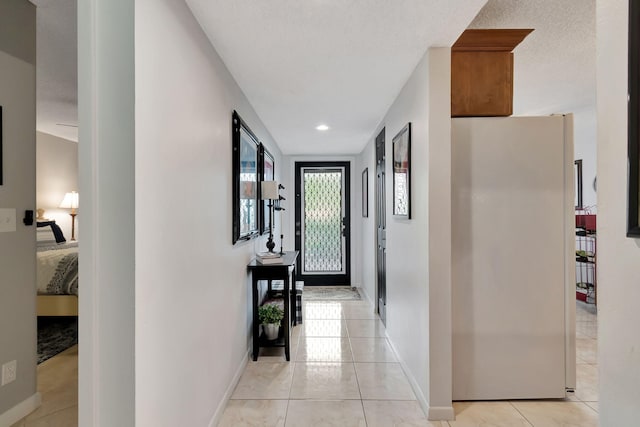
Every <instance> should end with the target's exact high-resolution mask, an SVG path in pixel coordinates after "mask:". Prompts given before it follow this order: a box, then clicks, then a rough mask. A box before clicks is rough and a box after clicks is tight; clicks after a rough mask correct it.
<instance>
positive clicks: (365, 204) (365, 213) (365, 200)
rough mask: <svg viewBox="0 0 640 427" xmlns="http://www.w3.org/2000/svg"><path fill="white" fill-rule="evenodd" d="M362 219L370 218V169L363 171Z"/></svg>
mask: <svg viewBox="0 0 640 427" xmlns="http://www.w3.org/2000/svg"><path fill="white" fill-rule="evenodd" d="M362 217H363V218H368V217H369V168H365V169H364V170H363V171H362Z"/></svg>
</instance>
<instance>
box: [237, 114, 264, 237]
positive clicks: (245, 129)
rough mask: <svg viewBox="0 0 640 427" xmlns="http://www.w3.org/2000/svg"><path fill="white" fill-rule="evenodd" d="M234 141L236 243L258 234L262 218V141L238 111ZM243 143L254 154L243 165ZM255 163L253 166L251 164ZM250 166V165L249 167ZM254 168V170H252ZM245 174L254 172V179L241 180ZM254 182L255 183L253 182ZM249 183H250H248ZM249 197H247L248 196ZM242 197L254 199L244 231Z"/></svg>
mask: <svg viewBox="0 0 640 427" xmlns="http://www.w3.org/2000/svg"><path fill="white" fill-rule="evenodd" d="M232 135H233V137H232V141H233V150H232V153H233V154H232V157H233V163H232V164H233V167H232V174H233V176H232V181H233V195H232V197H233V202H232V204H231V205H232V209H233V211H232V218H233V225H232V242H233V244H236V243H237V242H239V241H245V240H250V239H252V238H254V237H255V236H257V235H258V233H259V231H258V230H259V223H260V220H259V218H258V216H259V211H258V202H259V198H258V185H259V184H258V181H259V179H258V169H259V167H260V166H259V163H258V158H259V156H258V152H259V146H260V143H259V142H258V138H257V137H256V136H255V134H254V133H253V132H252V131H251V129H250V128H249V126H247V124H246V123H245V122H244V121H243V120H242V119H241V118H240V115H238V113H237V112H236V111H234V112H233V117H232ZM243 145H246V146H247V148H249V152H250V153H252V154H253V159H252V161H250V162H249V164H248V165H243V164H242V161H241V157H242V156H241V152H242V148H243ZM251 163H253V166H251ZM247 166H248V167H247ZM252 169H253V172H252V171H251V170H252ZM242 174H244V175H246V174H252V175H253V179H252V180H249V181H244V185H243V182H242V181H241V175H242ZM251 182H253V185H252V184H251ZM247 183H248V184H247ZM242 190H244V191H245V192H246V193H247V194H245V197H242V194H241V191H242ZM247 195H248V196H249V197H246V196H247ZM242 199H253V201H254V203H253V206H251V207H249V212H247V214H248V216H249V218H250V221H249V227H248V228H249V229H248V230H246V231H244V232H242V231H241V228H242V227H241V226H242V224H240V218H241V212H240V211H241V209H242V202H241V200H242ZM251 218H253V219H251Z"/></svg>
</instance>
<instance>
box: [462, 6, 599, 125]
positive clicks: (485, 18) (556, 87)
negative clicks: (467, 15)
mask: <svg viewBox="0 0 640 427" xmlns="http://www.w3.org/2000/svg"><path fill="white" fill-rule="evenodd" d="M595 3H596V2H595V0H562V1H558V0H536V1H525V0H489V2H488V3H487V4H486V5H485V7H484V8H483V9H482V10H481V11H480V13H479V14H478V16H477V17H476V18H475V19H474V20H473V22H472V23H471V25H470V26H469V28H534V29H535V31H534V32H533V33H531V34H529V36H528V37H527V38H526V39H525V40H524V41H523V42H522V43H521V44H520V45H519V46H518V47H516V49H515V50H514V58H515V59H514V89H513V91H514V100H513V114H514V115H540V114H551V113H567V112H574V111H580V110H588V109H594V110H595V105H596V4H595Z"/></svg>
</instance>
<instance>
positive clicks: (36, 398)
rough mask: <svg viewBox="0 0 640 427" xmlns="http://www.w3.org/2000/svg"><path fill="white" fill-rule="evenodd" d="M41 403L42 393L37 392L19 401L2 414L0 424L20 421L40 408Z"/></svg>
mask: <svg viewBox="0 0 640 427" xmlns="http://www.w3.org/2000/svg"><path fill="white" fill-rule="evenodd" d="M41 404H42V396H41V395H40V393H35V394H33V395H31V396H29V397H27V398H26V399H25V400H23V401H22V402H20V403H18V404H17V405H16V406H14V407H13V408H11V409H9V410H8V411H6V412H4V413H3V414H0V426H10V425H12V424H15V423H17V422H18V421H20V420H21V419H23V418H24V417H26V416H27V415H29V414H30V413H32V412H33V411H35V410H36V409H38V408H39V407H40V405H41Z"/></svg>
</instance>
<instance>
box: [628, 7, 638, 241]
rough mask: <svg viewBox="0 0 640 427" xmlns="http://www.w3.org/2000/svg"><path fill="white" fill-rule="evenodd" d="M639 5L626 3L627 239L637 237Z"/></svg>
mask: <svg viewBox="0 0 640 427" xmlns="http://www.w3.org/2000/svg"><path fill="white" fill-rule="evenodd" d="M638 76H640V2H638V1H636V0H629V75H628V86H627V88H628V91H629V93H628V95H629V97H628V102H629V104H628V110H627V111H628V132H627V138H628V140H627V144H628V180H627V189H628V202H627V203H628V204H627V206H628V207H627V236H628V237H640V207H639V206H638V204H639V203H640V197H639V195H638V192H639V191H640V158H639V153H640V82H639V81H638Z"/></svg>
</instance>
